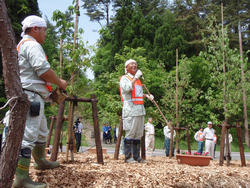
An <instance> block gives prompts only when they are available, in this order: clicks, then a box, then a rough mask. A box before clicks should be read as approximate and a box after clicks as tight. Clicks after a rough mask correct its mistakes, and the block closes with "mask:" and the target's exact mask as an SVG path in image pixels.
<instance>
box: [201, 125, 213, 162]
mask: <svg viewBox="0 0 250 188" xmlns="http://www.w3.org/2000/svg"><path fill="white" fill-rule="evenodd" d="M207 126H208V127H207V128H205V129H204V131H203V134H202V136H203V139H205V140H206V142H205V149H206V153H207V152H208V155H209V156H211V157H212V158H211V159H212V160H213V157H214V129H213V128H212V126H213V123H212V122H211V121H209V122H207Z"/></svg>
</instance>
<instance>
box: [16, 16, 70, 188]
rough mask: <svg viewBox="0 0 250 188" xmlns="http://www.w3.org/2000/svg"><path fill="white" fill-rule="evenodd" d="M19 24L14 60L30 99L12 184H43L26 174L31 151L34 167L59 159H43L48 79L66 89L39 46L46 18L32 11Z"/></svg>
mask: <svg viewBox="0 0 250 188" xmlns="http://www.w3.org/2000/svg"><path fill="white" fill-rule="evenodd" d="M22 25H23V27H22V30H23V32H22V34H21V36H22V37H23V38H22V40H21V41H20V42H19V44H18V46H17V52H18V63H19V67H20V79H21V83H22V88H23V90H24V92H25V93H26V94H27V95H28V98H29V100H30V101H31V107H30V110H29V112H28V114H27V120H26V124H25V130H24V135H23V140H22V145H21V150H20V154H19V157H20V159H19V161H18V165H17V169H16V178H15V181H14V183H13V187H33V188H38V187H39V188H40V187H46V184H44V183H37V182H33V181H32V180H31V179H30V177H29V165H30V159H31V151H32V154H33V158H34V160H35V162H34V168H35V169H40V170H43V169H50V168H55V167H58V166H59V162H57V161H56V162H49V161H47V160H46V159H45V143H46V139H47V135H48V128H47V121H46V117H45V115H44V102H45V100H46V99H47V98H48V97H49V94H50V92H51V86H50V84H49V83H53V84H56V85H57V86H58V87H60V88H62V89H66V87H67V82H66V81H65V80H62V79H59V78H58V77H57V75H56V74H55V72H54V71H53V70H52V69H51V68H50V64H49V62H48V61H47V58H46V55H45V52H44V50H43V48H42V46H41V44H43V43H44V40H45V37H46V28H47V26H46V22H45V21H44V20H43V19H42V18H40V17H38V16H34V15H32V16H28V17H26V18H25V19H24V20H23V21H22Z"/></svg>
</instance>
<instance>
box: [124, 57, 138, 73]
mask: <svg viewBox="0 0 250 188" xmlns="http://www.w3.org/2000/svg"><path fill="white" fill-rule="evenodd" d="M133 62H136V61H135V60H133V59H129V60H127V61H126V62H125V74H127V69H126V66H127V65H128V64H130V63H133Z"/></svg>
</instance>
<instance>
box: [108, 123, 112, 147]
mask: <svg viewBox="0 0 250 188" xmlns="http://www.w3.org/2000/svg"><path fill="white" fill-rule="evenodd" d="M107 124H108V125H107V127H108V135H107V140H108V141H109V143H110V144H112V136H111V131H112V127H111V125H110V124H109V123H107Z"/></svg>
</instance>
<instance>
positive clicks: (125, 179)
mask: <svg viewBox="0 0 250 188" xmlns="http://www.w3.org/2000/svg"><path fill="white" fill-rule="evenodd" d="M103 158H104V165H102V164H98V163H97V158H96V155H94V154H88V153H79V154H74V161H66V160H65V159H66V155H65V153H59V154H58V161H59V162H60V163H61V165H60V167H58V168H55V169H51V170H44V171H42V170H34V168H33V164H31V167H30V177H31V178H32V179H33V180H34V181H37V182H45V183H46V184H47V187H50V188H56V187H70V188H71V187H72V188H73V187H74V188H78V187H226V188H229V187H233V188H235V187H250V161H246V163H247V166H246V167H241V162H240V161H231V165H230V166H229V167H227V166H226V165H225V164H224V166H219V164H218V163H219V161H218V160H215V161H211V162H210V165H209V166H205V167H198V166H189V165H183V164H177V160H176V158H173V159H169V158H166V157H160V156H158V157H147V161H148V162H147V163H134V164H127V163H124V156H123V155H119V160H114V155H113V154H104V155H103ZM69 159H71V158H70V156H69ZM32 163H33V162H32Z"/></svg>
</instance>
